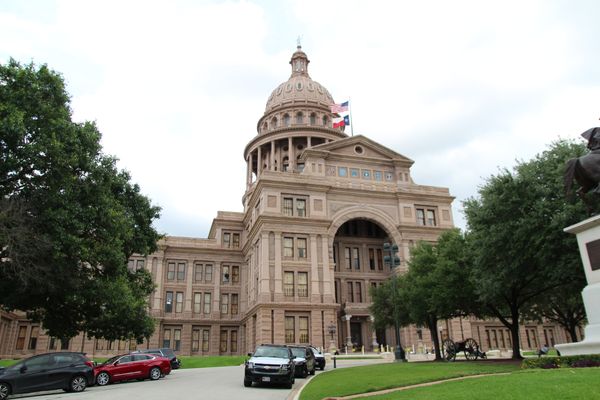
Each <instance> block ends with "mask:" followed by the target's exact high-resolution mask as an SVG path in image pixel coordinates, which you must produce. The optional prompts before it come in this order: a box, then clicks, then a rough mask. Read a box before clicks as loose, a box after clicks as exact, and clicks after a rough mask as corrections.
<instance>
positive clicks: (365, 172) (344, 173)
mask: <svg viewBox="0 0 600 400" xmlns="http://www.w3.org/2000/svg"><path fill="white" fill-rule="evenodd" d="M336 172H337V176H339V177H341V178H347V177H350V178H357V179H358V178H362V179H365V180H374V181H378V182H383V180H384V179H385V180H386V181H387V182H392V181H393V180H394V173H393V172H390V171H378V170H372V169H367V168H348V167H337V171H336V168H335V167H333V166H332V167H329V168H328V174H329V175H331V176H335V175H336Z"/></svg>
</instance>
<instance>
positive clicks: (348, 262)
mask: <svg viewBox="0 0 600 400" xmlns="http://www.w3.org/2000/svg"><path fill="white" fill-rule="evenodd" d="M350 251H351V249H350V247H344V261H345V262H346V268H348V269H352V259H351V256H350Z"/></svg>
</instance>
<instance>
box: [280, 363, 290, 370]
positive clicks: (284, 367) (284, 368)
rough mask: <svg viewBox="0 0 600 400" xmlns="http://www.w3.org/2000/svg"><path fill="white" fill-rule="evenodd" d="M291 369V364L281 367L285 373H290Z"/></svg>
mask: <svg viewBox="0 0 600 400" xmlns="http://www.w3.org/2000/svg"><path fill="white" fill-rule="evenodd" d="M290 368H292V366H291V364H283V365H281V369H282V370H283V371H289V370H290Z"/></svg>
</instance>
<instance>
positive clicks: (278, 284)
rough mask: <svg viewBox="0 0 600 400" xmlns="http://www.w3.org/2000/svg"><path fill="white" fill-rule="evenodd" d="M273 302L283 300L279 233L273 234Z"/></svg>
mask: <svg viewBox="0 0 600 400" xmlns="http://www.w3.org/2000/svg"><path fill="white" fill-rule="evenodd" d="M274 300H275V302H276V303H278V302H282V301H283V300H284V299H283V264H282V263H281V232H275V298H274Z"/></svg>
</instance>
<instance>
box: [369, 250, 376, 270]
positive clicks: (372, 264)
mask: <svg viewBox="0 0 600 400" xmlns="http://www.w3.org/2000/svg"><path fill="white" fill-rule="evenodd" d="M369 268H371V271H374V270H375V249H369Z"/></svg>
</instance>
